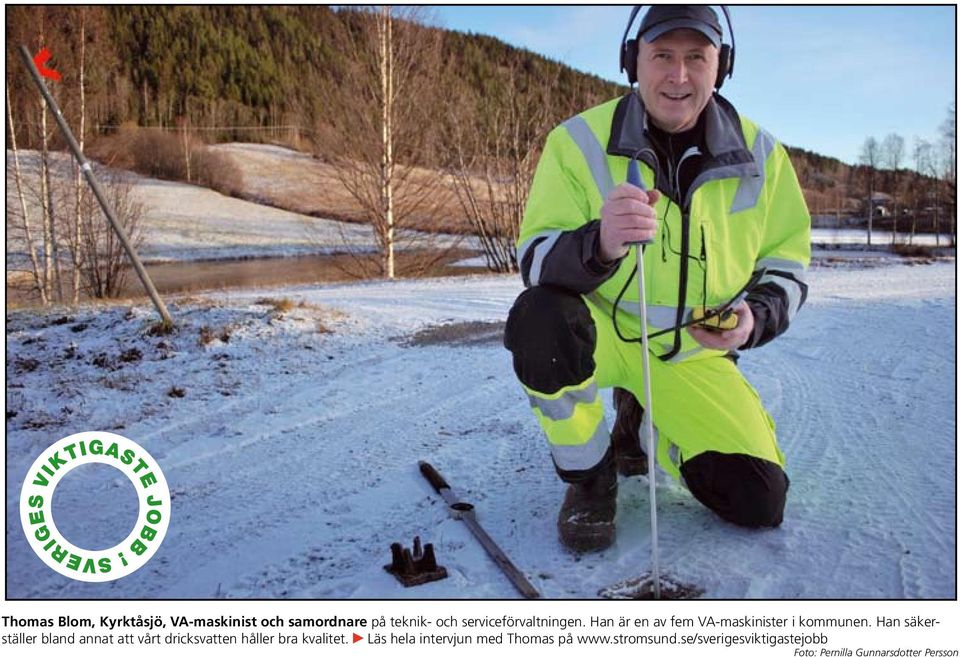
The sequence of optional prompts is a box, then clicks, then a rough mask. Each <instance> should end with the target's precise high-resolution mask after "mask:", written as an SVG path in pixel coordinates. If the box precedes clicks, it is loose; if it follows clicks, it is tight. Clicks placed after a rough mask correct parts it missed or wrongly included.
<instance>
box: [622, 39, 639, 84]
mask: <svg viewBox="0 0 960 657" xmlns="http://www.w3.org/2000/svg"><path fill="white" fill-rule="evenodd" d="M639 50H640V47H639V45H638V44H637V40H636V39H628V40H627V41H626V42H625V43H624V44H623V49H622V50H621V51H620V68H621V69H622V70H624V71H626V73H627V80H629V81H630V84H635V83H636V81H637V55H638V54H639Z"/></svg>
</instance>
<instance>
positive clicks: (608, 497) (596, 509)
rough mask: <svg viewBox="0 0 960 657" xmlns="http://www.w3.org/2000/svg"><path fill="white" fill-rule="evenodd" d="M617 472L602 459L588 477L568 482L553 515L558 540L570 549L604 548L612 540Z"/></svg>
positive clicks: (613, 535)
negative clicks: (595, 472) (563, 495)
mask: <svg viewBox="0 0 960 657" xmlns="http://www.w3.org/2000/svg"><path fill="white" fill-rule="evenodd" d="M616 515H617V471H616V464H615V462H614V461H613V459H609V458H607V459H605V460H604V463H603V465H602V466H601V470H600V471H599V472H598V473H597V474H596V475H595V476H593V477H592V478H590V479H587V480H585V481H582V482H576V483H572V484H570V486H569V487H568V488H567V494H566V496H565V497H564V498H563V506H561V507H560V515H559V516H558V517H557V531H558V532H559V533H560V542H561V543H563V545H564V546H566V547H567V548H568V549H569V550H572V551H573V552H578V553H580V552H597V551H600V550H605V549H607V548H608V547H610V546H611V545H613V541H614V540H615V539H616V536H617V534H616V531H617V528H616V525H615V524H614V517H615V516H616Z"/></svg>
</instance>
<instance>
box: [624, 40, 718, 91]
mask: <svg viewBox="0 0 960 657" xmlns="http://www.w3.org/2000/svg"><path fill="white" fill-rule="evenodd" d="M730 64H731V62H730V46H728V45H727V44H723V45H722V46H721V47H720V55H719V57H718V58H717V81H716V82H715V83H714V84H713V88H714V89H719V88H720V87H722V86H723V81H724V80H725V79H726V77H727V76H728V75H729V74H730ZM634 69H636V64H634Z"/></svg>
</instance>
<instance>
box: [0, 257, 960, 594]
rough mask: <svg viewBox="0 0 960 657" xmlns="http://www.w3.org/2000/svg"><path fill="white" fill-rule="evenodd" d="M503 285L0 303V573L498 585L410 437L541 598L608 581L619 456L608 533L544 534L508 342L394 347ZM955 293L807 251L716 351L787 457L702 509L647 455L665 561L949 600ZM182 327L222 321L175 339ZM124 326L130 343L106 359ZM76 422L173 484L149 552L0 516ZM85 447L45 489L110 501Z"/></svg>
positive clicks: (774, 580)
mask: <svg viewBox="0 0 960 657" xmlns="http://www.w3.org/2000/svg"><path fill="white" fill-rule="evenodd" d="M519 290H520V285H519V282H518V281H517V280H516V279H515V278H513V277H475V278H460V279H439V280H425V281H405V282H398V283H390V284H388V283H366V284H360V285H340V286H327V287H323V288H310V287H299V288H289V289H286V290H282V291H279V292H278V291H276V290H272V291H271V292H270V295H271V296H273V297H274V298H277V297H281V296H282V297H287V298H289V299H292V300H293V301H295V302H300V301H303V302H305V305H304V307H294V308H293V309H290V310H287V311H284V312H282V313H278V312H276V311H273V310H271V309H270V307H269V306H268V305H266V304H265V303H259V304H257V303H255V302H256V301H258V300H259V301H263V300H262V297H263V296H264V293H263V292H262V291H249V292H239V293H230V294H217V295H209V296H206V297H204V300H201V301H200V302H199V303H197V302H193V303H184V304H182V305H180V306H177V307H175V309H174V313H175V316H176V317H177V318H178V321H180V322H181V324H182V325H183V326H184V328H182V329H181V330H180V332H179V333H178V334H176V335H174V336H168V337H166V338H158V337H146V336H145V335H144V326H145V324H146V322H147V321H148V320H149V319H151V318H150V315H149V312H148V309H147V308H145V307H141V308H137V309H135V310H134V311H132V312H128V311H127V309H126V308H121V307H115V308H110V309H106V310H103V311H101V312H93V311H82V312H81V313H78V314H76V315H74V316H73V317H71V318H68V321H65V322H63V323H60V324H57V323H54V322H53V320H54V319H56V317H57V316H53V315H51V316H49V317H38V316H35V315H29V314H26V313H11V314H10V316H9V321H8V329H7V331H8V332H7V340H8V342H7V344H8V352H7V375H8V390H7V397H8V420H7V443H6V454H7V507H6V511H7V526H6V540H7V544H8V553H7V554H8V564H7V566H8V568H7V572H8V580H7V585H8V591H7V594H8V596H9V597H11V598H33V597H49V598H59V597H71V598H73V597H78V598H83V597H108V598H109V597H164V598H168V597H199V598H210V597H216V596H224V597H258V598H260V597H262V598H274V597H298V598H299V597H305V598H396V597H415V598H461V597H464V598H466V597H470V598H513V597H517V594H516V592H515V591H514V590H513V588H512V587H511V585H510V584H509V582H508V581H507V580H506V579H505V578H504V577H503V576H502V575H501V574H500V573H499V571H498V570H497V569H496V567H495V566H494V565H493V564H492V562H491V561H490V560H489V559H488V558H487V557H486V555H485V553H484V552H483V551H482V549H481V548H480V546H479V544H478V543H477V542H476V541H475V540H474V539H473V538H472V536H471V535H470V534H469V532H468V531H467V529H466V527H464V526H463V525H462V524H461V523H458V522H457V521H456V520H453V519H451V518H449V517H448V516H447V513H446V511H445V508H444V505H443V504H442V503H441V501H440V499H439V497H437V496H436V495H435V494H434V493H433V492H432V490H431V489H430V488H429V486H428V485H427V484H426V482H425V481H423V480H422V479H421V477H420V475H419V473H418V471H417V469H416V462H417V461H418V460H419V459H427V460H429V461H431V462H432V463H433V464H434V465H435V466H436V467H437V468H438V469H439V470H440V471H441V472H442V473H443V474H444V475H445V476H446V477H447V480H448V481H449V482H450V483H451V485H452V486H453V487H454V488H455V489H456V490H457V492H458V493H459V494H460V496H461V498H462V499H464V500H466V501H470V502H472V503H473V504H475V505H476V507H477V513H478V516H479V518H480V521H481V523H482V524H483V525H484V526H485V528H486V529H487V530H488V531H489V532H490V534H492V535H493V536H494V538H495V539H496V540H497V541H498V543H499V544H500V546H501V547H502V548H503V549H504V551H505V552H506V553H507V554H508V555H509V556H510V557H511V559H512V560H513V561H514V562H515V563H516V564H517V565H518V566H519V567H520V568H521V569H522V570H523V571H524V572H525V573H526V574H527V576H528V578H529V579H530V580H531V581H532V582H533V583H534V585H535V586H537V587H538V588H539V589H540V590H541V592H542V593H543V595H544V596H545V597H550V598H592V597H595V595H596V592H597V590H598V589H600V588H601V587H603V586H606V585H609V584H611V583H614V582H617V581H620V580H624V579H628V578H632V577H636V576H637V575H639V574H641V573H642V572H644V571H646V570H647V569H648V567H649V548H650V546H649V527H648V512H647V493H646V480H645V479H644V478H637V479H633V480H628V481H625V482H622V483H621V490H620V499H619V501H620V504H619V512H618V518H617V524H618V540H617V543H616V545H615V546H614V547H613V548H612V549H610V550H609V551H607V552H605V553H603V554H600V555H591V556H586V557H583V558H581V559H574V558H572V557H571V556H569V555H568V554H566V553H565V552H563V550H562V549H561V547H560V546H559V544H558V543H557V540H556V535H555V534H556V530H555V519H556V510H557V507H558V505H559V502H560V499H561V497H562V491H563V484H562V483H561V482H560V481H559V480H558V479H557V478H556V476H555V474H554V472H553V467H552V464H551V463H550V460H549V457H548V453H547V449H546V445H545V441H544V439H543V438H542V436H541V435H540V434H539V431H538V428H537V425H536V422H535V420H534V419H533V417H532V415H531V414H530V412H529V408H528V406H527V402H526V400H525V397H524V396H523V394H522V392H521V390H520V387H519V385H518V384H517V383H516V382H515V380H514V379H513V376H512V371H511V366H510V358H509V354H508V352H506V351H505V350H504V349H503V348H502V347H501V346H499V344H498V343H496V342H489V343H486V344H479V345H474V346H463V345H452V346H451V345H445V344H439V345H434V346H422V347H412V346H407V345H406V344H404V339H405V338H408V337H409V336H411V335H412V334H413V333H415V332H416V331H418V330H420V329H423V328H424V327H427V326H431V325H436V324H442V323H450V322H461V321H499V320H502V319H504V317H505V315H506V312H507V310H508V309H509V306H510V304H511V302H512V300H513V298H514V297H515V296H516V294H517V293H518V292H519ZM955 297H956V279H955V269H954V264H953V263H949V264H935V265H927V266H915V267H907V266H886V267H877V268H871V269H864V270H850V269H825V268H824V269H817V268H814V269H813V270H812V272H811V296H810V299H809V301H808V304H807V306H806V307H805V308H804V310H803V311H802V313H801V315H800V316H799V318H798V321H797V322H796V324H795V326H793V327H792V328H791V329H790V331H789V332H788V333H787V334H786V335H784V336H783V337H782V338H780V339H779V340H777V341H775V342H774V343H772V344H770V345H769V346H767V347H764V348H761V349H759V350H757V351H756V352H753V353H747V354H745V356H744V358H743V359H742V360H741V366H742V367H743V369H744V371H745V373H746V374H747V376H748V378H749V379H750V380H751V381H752V382H753V383H754V385H755V387H756V388H757V389H758V391H759V392H760V394H761V396H762V398H763V399H764V401H765V403H766V405H767V407H768V409H769V410H770V412H771V414H772V415H773V417H774V418H775V419H776V421H777V424H778V435H779V439H780V443H781V446H782V448H783V450H784V451H785V453H786V455H787V459H788V463H787V467H788V473H789V475H790V478H791V481H792V485H791V489H790V493H789V498H788V502H787V510H786V518H785V521H784V524H783V525H782V526H781V527H780V528H779V529H776V530H764V531H750V530H745V529H740V528H737V527H733V526H730V525H727V524H724V523H723V522H722V521H720V520H718V519H717V518H716V517H715V516H713V515H712V514H711V513H710V512H709V511H707V510H706V509H704V508H703V507H701V506H700V505H699V504H698V503H697V502H696V501H695V500H693V499H692V497H691V496H690V495H689V493H688V492H687V491H686V490H685V489H683V488H682V487H681V486H680V485H679V484H676V483H674V482H672V481H668V480H666V478H665V477H663V476H661V477H659V478H658V484H659V487H660V488H659V492H658V500H659V502H660V532H661V539H660V553H661V561H662V564H663V567H664V569H665V571H666V572H668V573H670V574H671V575H672V576H674V577H675V578H676V579H679V580H682V581H685V582H688V583H693V584H696V585H697V586H699V587H700V588H703V589H704V590H705V597H710V598H904V597H906V598H954V597H955V595H956V591H955V588H954V587H955V581H956V539H955V537H956V489H955V468H956V424H955V417H956V398H955V381H956V361H955V352H956V341H955V336H956V326H955V312H956V302H955ZM195 301H196V300H195ZM78 325H85V326H84V328H82V329H81V330H79V331H77V330H76V327H77V326H78ZM201 326H206V327H207V328H208V331H207V333H206V335H210V334H211V329H212V332H213V333H214V334H222V333H225V332H229V337H228V339H227V341H222V340H219V339H214V340H213V341H212V342H210V343H208V344H205V345H203V344H200V341H199V340H198V336H199V335H200V327H201ZM327 330H329V331H331V332H327ZM71 343H73V344H72V345H71ZM134 348H135V349H137V350H138V351H139V352H140V353H141V358H139V359H128V361H124V360H123V359H122V358H120V356H121V355H122V354H123V353H125V352H126V353H129V350H130V349H134ZM98 356H104V357H103V358H99V359H98V358H97V357H98ZM94 361H96V363H99V364H95V362H94ZM174 386H177V387H179V388H182V389H183V390H184V392H185V394H184V396H183V397H182V398H178V397H170V396H169V395H168V392H169V391H170V389H171V388H172V387H174ZM607 401H608V405H609V396H608V397H607ZM9 411H13V412H14V413H15V415H14V416H13V417H12V418H11V417H10V416H9ZM89 429H102V430H112V431H116V432H117V433H121V434H123V435H125V436H127V437H129V438H131V439H133V440H135V441H137V442H138V443H140V444H142V445H143V446H144V447H146V448H147V449H148V450H149V451H150V453H151V454H152V455H153V456H154V457H155V458H156V459H157V461H158V462H159V464H160V466H161V467H162V468H163V471H164V473H165V475H166V478H167V480H168V482H169V484H170V488H171V492H172V493H173V507H174V508H173V516H172V521H171V525H170V531H169V533H168V535H167V537H166V540H165V542H164V543H163V545H162V547H161V549H160V551H159V553H158V555H157V556H156V557H155V558H154V559H153V560H152V561H150V562H149V563H148V564H147V566H145V567H144V568H142V569H141V570H140V571H138V572H136V573H134V574H133V575H131V576H129V577H126V578H124V579H121V580H117V581H115V582H113V583H110V584H106V585H91V584H83V583H80V582H74V581H70V580H67V579H65V578H63V577H62V576H60V575H57V574H55V573H54V572H53V571H51V570H49V569H47V568H46V567H45V566H44V565H43V564H42V563H41V562H40V561H39V560H38V559H37V557H36V556H34V554H33V553H32V552H31V551H30V549H29V547H28V546H27V543H26V540H25V538H24V535H23V532H22V530H21V528H20V526H19V522H18V519H17V502H18V496H19V487H20V483H21V482H22V481H23V478H24V476H25V475H26V474H27V468H28V467H29V465H30V463H31V462H32V460H33V458H34V457H35V456H36V455H38V454H39V453H40V452H41V451H42V449H43V448H44V447H45V446H46V445H48V444H50V443H52V442H53V441H55V440H57V439H58V438H60V437H63V436H66V435H68V434H70V433H74V432H77V431H82V430H89ZM86 469H87V468H80V469H78V470H77V471H75V472H74V473H71V475H70V477H71V478H72V479H66V480H65V481H64V483H63V484H62V486H63V490H62V491H61V490H60V489H58V492H57V494H58V496H63V499H62V500H61V499H60V498H59V497H58V498H57V501H56V503H59V504H61V505H62V507H61V506H55V509H57V510H58V511H59V509H60V508H65V509H69V508H70V505H71V504H74V505H81V504H84V503H85V502H89V500H91V499H104V498H107V499H115V500H116V499H120V500H127V502H129V499H130V498H132V497H133V495H134V493H133V489H132V487H131V488H129V490H127V489H126V488H124V487H125V486H128V484H126V480H125V479H123V478H122V476H119V475H117V474H116V473H115V472H114V471H112V470H110V469H106V472H103V471H99V472H96V473H91V474H90V475H87V474H86V473H84V472H83V471H84V470H86ZM125 495H126V496H127V497H124V496H125ZM132 509H133V506H132V505H131V504H130V503H120V504H116V503H114V504H111V505H109V506H108V507H107V508H102V509H99V510H93V511H91V513H90V515H89V518H90V520H91V522H90V523H86V524H84V523H76V526H74V527H64V528H63V529H64V532H65V533H67V532H73V534H70V533H67V535H68V538H71V537H74V541H75V542H77V543H80V544H83V543H84V541H88V542H89V541H93V540H95V539H96V538H97V537H100V536H101V535H103V534H104V533H105V532H104V529H103V528H104V527H107V528H109V532H106V533H110V535H111V536H113V535H116V536H119V537H122V536H124V535H125V534H126V531H128V530H129V528H130V525H131V524H132V522H133V513H134V512H133V511H132ZM414 535H420V536H421V537H422V538H423V540H424V541H425V542H432V543H434V545H435V547H436V550H437V557H438V561H439V562H440V563H441V564H442V565H444V566H445V567H446V568H447V570H448V571H449V573H450V576H449V577H448V578H447V579H446V580H443V581H440V582H436V583H431V584H428V585H425V586H421V587H417V588H412V589H404V588H402V587H401V586H400V585H399V584H398V583H397V582H396V581H395V580H394V579H393V578H392V577H390V576H389V575H388V574H386V573H385V572H384V571H383V565H384V564H385V563H387V562H388V560H389V546H390V544H391V543H392V542H394V541H399V542H401V543H404V544H406V545H410V544H412V540H413V536H414ZM107 544H109V541H108V543H107Z"/></svg>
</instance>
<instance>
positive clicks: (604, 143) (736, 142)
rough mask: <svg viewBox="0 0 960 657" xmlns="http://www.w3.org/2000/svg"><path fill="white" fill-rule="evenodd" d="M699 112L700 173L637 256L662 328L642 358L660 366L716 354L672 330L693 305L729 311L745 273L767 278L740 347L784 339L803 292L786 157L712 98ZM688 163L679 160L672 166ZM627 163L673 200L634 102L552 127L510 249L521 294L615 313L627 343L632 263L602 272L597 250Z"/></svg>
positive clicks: (634, 297) (802, 259) (652, 319)
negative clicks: (544, 293)
mask: <svg viewBox="0 0 960 657" xmlns="http://www.w3.org/2000/svg"><path fill="white" fill-rule="evenodd" d="M703 112H704V115H703V116H702V119H703V126H704V127H703V143H702V147H703V148H702V149H701V150H698V151H697V152H696V153H689V154H690V155H699V157H697V158H696V162H697V166H698V167H699V171H698V172H697V173H696V176H695V178H694V179H693V181H692V183H691V184H690V186H689V191H688V192H687V193H686V199H685V200H681V202H682V204H683V207H679V206H678V202H677V200H676V196H677V195H676V194H673V196H674V199H675V200H671V199H670V198H669V197H668V194H664V195H663V196H662V197H661V199H660V200H659V202H658V203H657V205H656V211H657V216H658V217H659V218H661V229H660V231H659V234H658V236H657V239H656V241H655V242H654V243H653V244H652V245H649V246H647V247H646V251H645V258H644V265H645V269H644V274H645V281H646V296H647V304H648V310H647V316H648V325H649V327H648V328H649V330H650V331H651V332H657V331H662V330H667V331H666V332H665V333H663V334H661V335H660V336H658V337H655V338H653V339H652V340H651V350H652V351H653V352H654V353H655V354H656V355H658V356H660V357H661V358H662V359H664V360H671V361H678V360H683V359H686V358H703V357H708V356H715V355H718V354H719V353H720V352H716V351H712V350H705V349H703V348H702V347H700V346H699V345H698V343H696V341H695V340H693V338H692V337H691V336H690V335H689V334H688V333H687V332H686V331H685V330H682V329H676V328H675V327H676V326H677V325H678V324H681V323H682V322H684V321H686V320H688V319H689V317H690V314H691V312H692V309H693V308H694V307H697V306H705V307H707V308H711V307H716V306H720V305H722V304H724V303H727V302H729V301H730V300H731V299H732V298H733V297H734V296H736V295H737V294H738V292H740V291H741V290H742V289H743V287H744V285H745V284H746V283H747V282H748V281H749V280H750V278H751V276H752V275H753V273H754V272H759V271H761V270H765V271H764V274H763V276H762V278H760V280H759V283H758V284H757V286H756V287H755V288H754V289H753V291H752V292H751V293H750V295H749V296H748V298H747V302H748V303H749V304H750V307H751V310H753V313H754V317H755V320H756V323H755V328H754V333H753V336H752V337H751V339H750V341H749V342H748V343H747V345H745V347H755V346H759V345H761V344H764V343H766V342H768V341H769V340H771V339H772V338H774V337H775V336H777V335H779V334H781V333H783V331H785V330H786V329H787V327H788V326H789V324H790V321H791V320H792V319H793V317H794V316H795V315H796V313H797V311H798V310H799V309H800V307H801V306H802V305H803V302H804V300H805V299H806V294H807V287H806V284H805V283H804V272H805V270H806V268H807V267H808V265H809V262H810V214H809V212H808V211H807V207H806V204H805V202H804V199H803V195H802V193H801V190H800V185H799V183H798V182H797V177H796V174H795V172H794V170H793V167H792V166H791V164H790V160H789V158H788V157H787V154H786V151H785V150H784V148H783V146H782V145H781V144H780V143H778V142H777V141H776V140H775V139H774V138H773V137H771V136H770V135H769V134H768V133H767V132H765V131H763V130H762V129H760V128H758V127H757V126H756V125H755V124H754V123H753V122H751V121H750V120H749V119H746V118H744V117H741V116H739V115H738V114H737V112H736V110H735V109H734V108H733V106H732V105H731V104H730V103H729V102H728V101H726V100H725V99H723V98H722V97H721V96H719V95H714V97H713V98H712V99H711V100H710V101H709V103H708V104H707V106H706V108H705V109H704V110H703ZM685 155H688V153H685V154H683V155H680V154H678V155H677V162H678V166H679V167H682V166H684V164H683V161H684V159H685V157H684V156H685ZM632 158H635V159H636V160H637V161H638V162H639V170H640V176H641V179H642V185H641V186H642V187H644V188H645V189H653V188H659V189H661V190H665V191H673V190H674V187H673V184H674V183H673V182H672V181H673V180H674V178H675V176H676V175H677V171H675V170H672V169H671V168H670V167H668V166H667V164H666V163H664V162H662V161H661V160H662V159H663V158H662V157H659V156H658V155H657V149H656V148H654V145H653V143H652V142H651V140H650V137H649V132H648V131H647V115H646V112H645V110H644V108H643V103H642V101H641V100H640V98H639V96H638V95H637V94H634V93H630V94H627V95H626V96H624V97H622V98H619V99H615V100H612V101H609V102H607V103H604V104H602V105H599V106H597V107H594V108H592V109H589V110H587V111H585V112H583V113H581V114H579V115H577V116H574V117H573V118H571V119H569V120H567V121H565V122H564V123H563V124H561V125H560V126H558V127H556V128H555V129H554V130H553V131H552V132H551V133H550V134H549V136H548V137H547V141H546V145H545V147H544V150H543V154H542V155H541V158H540V162H539V164H538V166H537V171H536V174H535V176H534V180H533V184H532V187H531V189H530V195H529V199H528V202H527V206H526V211H525V213H524V218H523V223H522V225H521V228H520V236H519V239H518V241H517V252H518V261H519V262H520V267H521V272H522V275H523V279H524V283H525V284H526V285H528V286H534V285H554V286H559V287H563V288H566V289H569V290H572V291H574V292H578V293H580V294H583V295H584V296H585V297H586V299H587V300H588V301H590V302H591V303H592V304H593V305H594V306H595V308H596V309H599V310H600V311H601V312H603V313H604V314H609V315H612V314H613V309H614V305H615V303H616V305H617V316H616V320H617V321H616V323H617V328H618V329H619V330H620V332H621V333H622V334H623V336H624V337H628V338H635V337H637V336H639V304H638V291H637V284H636V281H635V280H634V281H633V282H632V283H631V284H628V283H629V279H630V278H631V276H632V275H633V274H634V273H635V269H636V254H635V251H634V250H633V249H631V251H630V253H629V255H627V256H626V257H625V258H624V259H622V260H620V261H618V262H615V263H612V264H604V263H603V262H602V261H601V260H600V258H599V256H598V246H599V227H600V221H599V217H600V209H601V207H602V206H603V201H604V199H605V198H606V196H607V195H608V194H609V192H610V190H611V189H612V188H613V187H614V186H616V185H618V184H620V183H623V182H625V181H626V179H627V168H628V163H629V162H630V161H631V159H632ZM634 166H636V165H634ZM686 173H687V174H689V172H686ZM621 294H622V296H621V297H620V301H619V302H618V303H617V299H618V296H620V295H621ZM668 329H674V330H668Z"/></svg>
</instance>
